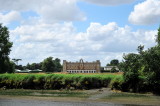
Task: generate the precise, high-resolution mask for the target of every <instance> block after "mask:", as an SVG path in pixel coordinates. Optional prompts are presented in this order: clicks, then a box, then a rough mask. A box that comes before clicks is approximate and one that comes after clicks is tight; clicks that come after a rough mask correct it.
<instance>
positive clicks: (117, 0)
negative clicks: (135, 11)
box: [82, 0, 135, 5]
mask: <svg viewBox="0 0 160 106" xmlns="http://www.w3.org/2000/svg"><path fill="white" fill-rule="evenodd" d="M82 1H86V2H89V3H93V4H97V5H120V4H127V3H131V2H133V1H135V0H82Z"/></svg>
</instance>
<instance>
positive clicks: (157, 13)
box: [128, 0, 160, 25]
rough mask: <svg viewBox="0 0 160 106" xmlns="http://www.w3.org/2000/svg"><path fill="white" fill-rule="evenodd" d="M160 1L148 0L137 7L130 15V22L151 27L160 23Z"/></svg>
mask: <svg viewBox="0 0 160 106" xmlns="http://www.w3.org/2000/svg"><path fill="white" fill-rule="evenodd" d="M159 17H160V1H159V0H146V1H144V2H142V3H139V4H137V5H135V7H134V11H132V12H131V14H130V15H129V18H128V20H129V22H131V23H132V24H136V25H150V24H156V23H160V18H159Z"/></svg>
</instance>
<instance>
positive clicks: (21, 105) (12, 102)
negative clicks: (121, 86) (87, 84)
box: [0, 99, 140, 106]
mask: <svg viewBox="0 0 160 106" xmlns="http://www.w3.org/2000/svg"><path fill="white" fill-rule="evenodd" d="M0 106H140V105H122V104H113V103H99V102H98V103H93V102H54V101H40V100H23V99H21V100H19V99H0Z"/></svg>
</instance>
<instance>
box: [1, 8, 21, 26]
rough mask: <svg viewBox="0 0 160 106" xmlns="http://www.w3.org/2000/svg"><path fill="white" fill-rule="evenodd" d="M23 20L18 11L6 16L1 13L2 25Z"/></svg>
mask: <svg viewBox="0 0 160 106" xmlns="http://www.w3.org/2000/svg"><path fill="white" fill-rule="evenodd" d="M20 19H21V14H20V13H19V12H17V11H11V12H9V13H6V14H4V13H3V14H2V13H0V23H1V22H2V23H3V24H5V25H6V24H9V23H10V22H12V21H19V20H20Z"/></svg>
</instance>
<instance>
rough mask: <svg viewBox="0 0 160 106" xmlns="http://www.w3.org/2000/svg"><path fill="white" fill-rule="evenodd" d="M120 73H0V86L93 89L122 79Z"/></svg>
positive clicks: (10, 87)
mask: <svg viewBox="0 0 160 106" xmlns="http://www.w3.org/2000/svg"><path fill="white" fill-rule="evenodd" d="M122 80H123V77H122V74H121V73H116V74H115V73H114V74H112V73H110V74H104V73H99V74H98V73H97V74H64V73H55V74H44V73H40V74H0V88H2V87H6V88H7V89H22V88H23V89H94V88H101V87H111V86H112V84H114V82H118V81H122Z"/></svg>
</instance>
